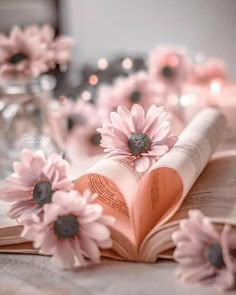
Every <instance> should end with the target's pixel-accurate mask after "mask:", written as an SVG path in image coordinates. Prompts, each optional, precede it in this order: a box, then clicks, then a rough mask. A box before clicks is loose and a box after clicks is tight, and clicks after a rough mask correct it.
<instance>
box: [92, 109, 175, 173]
mask: <svg viewBox="0 0 236 295" xmlns="http://www.w3.org/2000/svg"><path fill="white" fill-rule="evenodd" d="M166 117H167V112H165V110H164V108H163V107H156V106H155V105H152V106H151V107H150V109H149V110H148V112H147V114H146V116H145V113H144V110H143V108H142V107H141V106H140V105H137V104H135V105H134V106H133V107H132V109H131V111H129V110H128V109H127V108H125V107H118V109H117V113H116V112H112V113H111V114H110V120H111V122H107V123H104V124H103V127H102V128H98V129H97V131H98V132H100V133H101V135H102V141H101V146H102V147H104V148H105V152H107V153H108V155H107V157H112V158H114V159H127V160H128V161H130V162H131V163H132V164H133V165H134V167H135V169H136V170H137V171H139V172H144V171H146V170H147V169H149V167H150V166H151V165H152V164H154V163H155V161H156V160H157V159H158V158H160V157H161V156H163V155H164V154H165V153H167V152H168V150H169V149H170V148H171V147H172V146H173V145H174V144H175V142H176V141H177V137H176V136H170V133H171V128H170V123H169V122H168V121H167V120H166Z"/></svg>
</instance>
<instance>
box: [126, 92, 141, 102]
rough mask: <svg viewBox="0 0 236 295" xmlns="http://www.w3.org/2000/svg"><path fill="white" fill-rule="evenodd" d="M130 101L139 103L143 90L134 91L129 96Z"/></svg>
mask: <svg viewBox="0 0 236 295" xmlns="http://www.w3.org/2000/svg"><path fill="white" fill-rule="evenodd" d="M129 99H130V102H132V103H137V102H139V101H140V99H141V92H140V91H133V92H132V93H131V94H130V96H129Z"/></svg>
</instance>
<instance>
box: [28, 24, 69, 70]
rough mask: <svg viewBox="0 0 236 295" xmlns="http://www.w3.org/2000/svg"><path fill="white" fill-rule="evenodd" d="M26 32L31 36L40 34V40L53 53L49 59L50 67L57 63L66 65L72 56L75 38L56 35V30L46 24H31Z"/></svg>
mask: <svg viewBox="0 0 236 295" xmlns="http://www.w3.org/2000/svg"><path fill="white" fill-rule="evenodd" d="M25 34H26V35H27V36H29V37H31V36H33V35H35V34H36V35H38V36H40V40H41V42H42V43H44V44H45V46H46V47H47V50H48V51H49V52H50V53H51V58H50V59H48V66H49V68H54V67H55V66H56V64H59V65H61V66H65V65H66V64H67V63H68V62H69V61H70V58H71V50H72V46H73V44H74V41H73V38H71V37H69V36H65V35H60V36H57V37H55V30H54V29H53V28H52V27H51V26H49V25H44V26H42V27H39V26H30V27H28V28H26V30H25Z"/></svg>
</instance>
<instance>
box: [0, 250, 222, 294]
mask: <svg viewBox="0 0 236 295" xmlns="http://www.w3.org/2000/svg"><path fill="white" fill-rule="evenodd" d="M49 260H50V258H48V257H42V256H37V255H13V254H0V294H1V295H2V294H4V295H5V294H6V295H15V294H16V295H23V294H24V295H28V294H29V295H38V294H40V295H41V294H43V295H44V294H45V295H48V294H50V295H51V294H55V295H62V294H63V295H64V294H66V295H69V294H73V295H74V294H75V295H94V294H99V295H128V294H129V295H131V294H135V295H139V294H140V295H154V294H156V295H160V294H165V295H166V294H167V295H168V294H170V295H173V294H174V295H178V294H179V295H184V294H186V295H190V294H191V295H195V294H196V295H205V294H206V295H211V294H217V293H216V291H215V290H214V289H211V288H209V287H204V288H203V287H200V286H194V287H193V286H192V285H185V284H182V283H180V282H179V281H178V280H177V279H176V278H175V274H174V273H175V268H176V264H175V263H174V262H170V261H162V260H161V261H159V262H158V263H156V264H140V263H138V264H137V263H127V262H117V261H111V260H109V261H108V260H106V261H103V262H102V263H101V264H99V265H93V266H89V267H87V268H83V269H77V270H75V271H73V272H72V271H63V270H60V269H58V268H56V267H55V266H54V265H52V264H51V263H49Z"/></svg>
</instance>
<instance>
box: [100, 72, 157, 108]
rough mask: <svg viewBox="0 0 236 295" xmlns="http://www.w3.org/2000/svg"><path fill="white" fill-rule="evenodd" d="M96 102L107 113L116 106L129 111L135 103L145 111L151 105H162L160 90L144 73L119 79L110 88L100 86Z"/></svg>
mask: <svg viewBox="0 0 236 295" xmlns="http://www.w3.org/2000/svg"><path fill="white" fill-rule="evenodd" d="M97 102H98V105H99V106H100V107H102V108H106V109H107V110H109V111H115V110H116V108H117V107H118V106H124V107H126V108H129V109H130V108H131V107H132V105H134V104H135V103H138V104H140V105H141V106H142V107H143V108H144V110H145V111H146V110H148V108H149V107H150V106H151V105H152V104H156V105H163V99H162V96H161V92H160V89H159V88H158V86H157V85H156V84H155V83H152V82H151V81H150V80H149V77H148V75H147V74H146V73H145V72H138V73H135V74H132V75H130V76H129V77H127V78H119V79H117V80H116V82H115V83H114V85H112V86H102V87H101V88H100V91H99V94H98V101H97Z"/></svg>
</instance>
